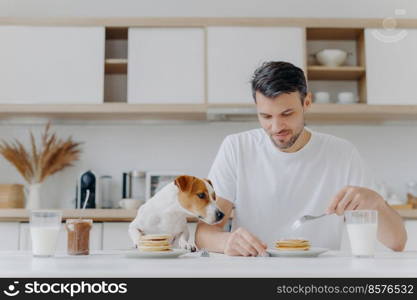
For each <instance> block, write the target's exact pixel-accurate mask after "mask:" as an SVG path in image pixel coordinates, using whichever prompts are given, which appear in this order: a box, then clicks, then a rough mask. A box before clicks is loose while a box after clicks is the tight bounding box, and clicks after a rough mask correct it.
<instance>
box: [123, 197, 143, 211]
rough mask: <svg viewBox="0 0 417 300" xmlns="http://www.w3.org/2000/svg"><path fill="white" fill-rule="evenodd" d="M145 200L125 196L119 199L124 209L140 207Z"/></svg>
mask: <svg viewBox="0 0 417 300" xmlns="http://www.w3.org/2000/svg"><path fill="white" fill-rule="evenodd" d="M144 202H145V201H143V200H138V199H130V198H125V199H122V200H120V201H119V206H120V207H121V208H124V209H138V208H139V207H140V206H141V205H142V204H143V203H144Z"/></svg>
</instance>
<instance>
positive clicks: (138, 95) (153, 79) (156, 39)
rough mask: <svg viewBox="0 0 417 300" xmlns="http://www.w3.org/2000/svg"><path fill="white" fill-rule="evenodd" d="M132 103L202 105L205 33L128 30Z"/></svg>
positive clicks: (145, 29)
mask: <svg viewBox="0 0 417 300" xmlns="http://www.w3.org/2000/svg"><path fill="white" fill-rule="evenodd" d="M128 60H129V62H128V102H129V103H188V104H190V103H203V102H204V30H203V29H201V28H129V50H128Z"/></svg>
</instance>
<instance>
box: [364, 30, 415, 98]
mask: <svg viewBox="0 0 417 300" xmlns="http://www.w3.org/2000/svg"><path fill="white" fill-rule="evenodd" d="M365 49H366V81H367V82H366V85H367V99H368V100H367V101H368V104H417V96H416V94H415V83H416V78H417V29H407V30H405V29H403V30H395V31H392V32H389V33H387V32H384V31H383V30H380V29H373V28H369V29H366V30H365Z"/></svg>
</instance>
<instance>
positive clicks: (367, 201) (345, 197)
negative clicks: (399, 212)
mask: <svg viewBox="0 0 417 300" xmlns="http://www.w3.org/2000/svg"><path fill="white" fill-rule="evenodd" d="M384 205H385V200H384V198H382V196H381V195H380V194H378V193H377V192H375V191H373V190H370V189H367V188H364V187H358V186H346V187H344V188H343V189H341V190H340V191H339V192H338V193H337V194H336V196H335V197H334V198H333V199H332V201H331V202H330V205H329V207H328V208H327V210H326V213H328V214H332V213H336V214H337V215H339V216H341V215H343V213H344V212H345V211H346V210H358V209H369V210H380V209H381V208H382V207H384Z"/></svg>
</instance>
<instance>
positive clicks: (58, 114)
mask: <svg viewBox="0 0 417 300" xmlns="http://www.w3.org/2000/svg"><path fill="white" fill-rule="evenodd" d="M213 109H215V110H214V112H213ZM210 111H211V113H212V114H213V113H214V114H216V115H218V116H223V117H224V118H223V119H226V120H235V119H236V120H242V121H256V119H257V116H256V107H255V105H254V104H251V103H248V104H224V105H222V104H210V105H206V104H127V103H104V104H60V105H53V104H0V118H1V119H6V118H16V117H17V118H20V117H41V118H50V119H80V120H199V121H207V120H208V119H209V120H210V118H208V113H210ZM220 119H221V118H220ZM306 119H307V121H309V122H313V123H369V122H371V123H372V122H385V121H396V120H417V105H367V104H333V103H332V104H321V103H313V104H312V106H311V108H310V110H309V111H308V112H307V113H306ZM211 120H212V119H211Z"/></svg>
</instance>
